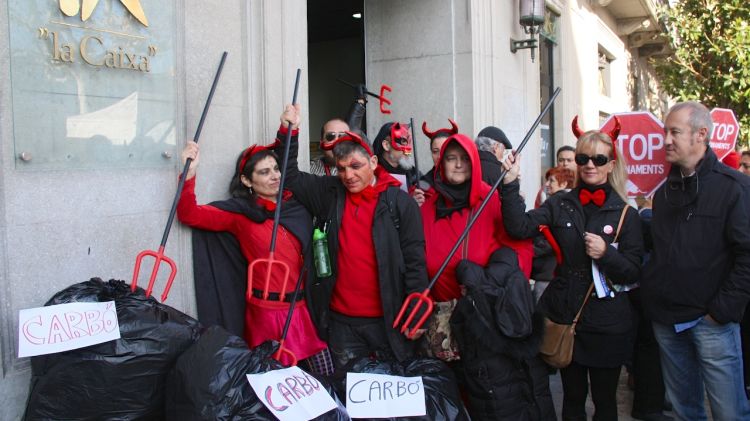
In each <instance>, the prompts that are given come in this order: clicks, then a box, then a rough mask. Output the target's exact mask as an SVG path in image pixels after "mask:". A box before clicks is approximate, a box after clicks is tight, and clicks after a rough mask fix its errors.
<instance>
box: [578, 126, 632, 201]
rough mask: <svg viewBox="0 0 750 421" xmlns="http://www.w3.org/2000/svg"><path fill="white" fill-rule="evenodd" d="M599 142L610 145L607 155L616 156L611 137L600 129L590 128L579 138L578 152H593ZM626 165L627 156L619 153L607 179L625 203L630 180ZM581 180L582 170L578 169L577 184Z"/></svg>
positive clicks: (610, 157)
mask: <svg viewBox="0 0 750 421" xmlns="http://www.w3.org/2000/svg"><path fill="white" fill-rule="evenodd" d="M597 143H603V144H605V145H607V146H609V154H607V155H608V157H609V159H612V158H614V156H613V153H612V152H613V151H614V145H613V144H612V139H610V137H609V135H608V134H607V133H603V132H601V131H599V130H590V131H588V132H586V133H584V134H582V135H581V137H579V138H578V142H577V143H576V154H579V153H591V152H593V151H594V150H595V149H596V144H597ZM626 165H627V162H625V156H624V155H623V154H622V153H618V154H617V159H615V160H614V167H613V168H612V172H610V173H609V174H607V181H608V182H609V185H610V186H612V190H614V191H615V192H617V195H618V196H620V198H622V200H623V201H624V202H625V203H627V202H628V194H627V189H626V187H625V184H626V182H627V181H628V173H627V171H626V170H625V167H626ZM581 182H582V181H581V172H580V171H577V175H576V185H578V184H579V183H581Z"/></svg>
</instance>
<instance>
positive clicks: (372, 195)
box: [331, 166, 400, 317]
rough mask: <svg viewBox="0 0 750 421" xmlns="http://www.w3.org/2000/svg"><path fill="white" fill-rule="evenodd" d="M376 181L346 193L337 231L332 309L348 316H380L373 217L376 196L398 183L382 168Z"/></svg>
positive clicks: (381, 311)
mask: <svg viewBox="0 0 750 421" xmlns="http://www.w3.org/2000/svg"><path fill="white" fill-rule="evenodd" d="M375 177H376V178H377V182H376V183H375V185H374V186H368V187H367V188H365V189H364V190H363V191H361V192H360V193H356V194H351V193H349V192H347V193H346V202H345V203H344V214H343V216H342V218H341V228H340V230H339V256H338V274H337V278H336V285H335V286H334V288H333V295H332V297H331V310H333V311H335V312H338V313H341V314H345V315H347V316H351V317H381V316H383V304H382V301H381V299H380V283H379V280H378V261H377V257H376V256H375V246H374V244H373V242H372V220H373V218H374V217H375V207H376V205H377V203H378V197H379V196H380V194H381V193H383V192H384V191H385V190H386V189H387V188H388V186H396V187H398V186H399V185H400V183H399V182H398V180H396V179H395V178H393V177H392V176H391V175H390V174H388V172H387V171H385V170H384V169H383V168H381V167H379V166H378V167H377V168H376V169H375Z"/></svg>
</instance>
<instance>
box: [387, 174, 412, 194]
mask: <svg viewBox="0 0 750 421" xmlns="http://www.w3.org/2000/svg"><path fill="white" fill-rule="evenodd" d="M391 176H392V177H393V178H395V179H396V180H398V182H399V183H401V186H400V187H401V190H403V191H405V192H407V193H409V185H408V184H406V175H404V174H391Z"/></svg>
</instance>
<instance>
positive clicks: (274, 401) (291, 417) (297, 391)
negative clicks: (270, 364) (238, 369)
mask: <svg viewBox="0 0 750 421" xmlns="http://www.w3.org/2000/svg"><path fill="white" fill-rule="evenodd" d="M247 380H248V381H249V382H250V386H252V388H253V390H254V391H255V394H256V395H258V398H259V399H260V401H261V402H263V404H264V405H265V406H266V408H268V410H269V411H271V413H272V414H273V415H275V416H276V418H278V419H279V420H281V421H287V420H288V421H297V420H311V419H313V418H315V417H317V416H319V415H321V414H325V413H326V412H328V411H330V410H331V409H334V408H336V402H334V400H333V398H331V395H329V394H328V391H327V390H325V389H324V388H323V387H322V386H321V385H320V382H319V381H317V380H316V379H315V377H313V376H311V375H310V374H308V373H305V372H304V371H302V370H301V369H300V368H299V367H289V368H285V369H282V370H273V371H269V372H267V373H262V374H248V375H247Z"/></svg>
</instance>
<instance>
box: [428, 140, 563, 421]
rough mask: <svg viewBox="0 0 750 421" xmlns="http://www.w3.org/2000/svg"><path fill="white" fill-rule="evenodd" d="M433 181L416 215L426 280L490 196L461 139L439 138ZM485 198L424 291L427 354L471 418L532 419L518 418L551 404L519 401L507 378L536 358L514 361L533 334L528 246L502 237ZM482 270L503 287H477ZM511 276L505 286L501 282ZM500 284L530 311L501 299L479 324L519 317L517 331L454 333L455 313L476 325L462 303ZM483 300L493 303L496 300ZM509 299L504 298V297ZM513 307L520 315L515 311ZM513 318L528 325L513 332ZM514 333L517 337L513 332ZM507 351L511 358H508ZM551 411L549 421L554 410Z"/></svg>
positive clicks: (530, 398) (517, 388) (518, 386)
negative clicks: (429, 305) (427, 294)
mask: <svg viewBox="0 0 750 421" xmlns="http://www.w3.org/2000/svg"><path fill="white" fill-rule="evenodd" d="M433 177H434V178H433V180H432V181H433V190H434V194H433V195H431V197H429V198H428V199H427V200H426V201H425V203H424V205H422V207H421V208H420V211H421V213H422V222H423V227H424V235H425V250H426V253H425V255H426V261H427V274H428V275H429V277H430V278H432V277H434V276H435V274H436V273H437V271H438V269H439V267H440V266H441V264H442V263H443V261H444V260H445V258H446V256H447V255H448V252H449V251H450V250H451V248H452V247H453V245H454V244H455V243H456V241H457V240H458V238H459V236H460V235H461V233H462V232H463V230H464V228H465V227H466V225H467V223H468V221H469V219H470V218H471V217H472V216H473V215H474V214H475V213H476V211H477V209H478V208H479V205H480V203H481V202H482V200H483V199H484V198H485V197H486V196H487V195H488V194H489V192H490V190H491V188H490V186H489V185H487V184H486V183H485V182H484V181H482V173H481V166H480V161H479V152H478V151H477V148H476V145H475V144H474V142H473V141H472V140H471V139H470V138H468V137H467V136H465V135H463V134H453V135H450V136H448V137H447V138H446V139H445V141H444V142H443V144H442V146H441V148H440V153H439V155H438V159H437V165H436V167H435V168H434V171H433ZM492 194H493V196H495V199H494V200H493V199H490V201H489V202H488V204H487V206H486V207H485V209H484V211H483V212H482V214H481V215H480V217H479V219H478V220H477V222H476V223H475V225H474V226H473V228H472V230H471V232H470V233H469V235H468V237H467V238H466V240H465V241H464V243H463V245H462V247H460V248H459V249H458V251H456V253H455V254H454V255H453V256H451V258H450V260H449V262H448V266H447V267H446V269H445V271H444V272H443V273H442V274H441V276H440V277H439V278H438V280H437V282H436V283H435V285H434V286H433V288H432V290H431V295H432V298H433V300H434V301H435V314H434V317H433V319H432V321H431V323H430V325H429V326H428V330H427V333H426V337H427V342H428V344H429V351H428V352H430V354H431V355H433V356H435V357H437V358H440V359H442V360H444V361H449V362H450V364H451V365H452V367H453V368H454V369H455V371H456V374H457V377H458V380H459V383H460V384H461V385H462V386H463V387H462V388H463V389H464V391H465V392H466V393H467V395H468V397H469V412H470V414H471V416H472V418H476V419H517V420H524V419H533V418H527V417H526V416H524V415H523V414H525V412H524V411H527V410H528V409H529V408H537V409H538V408H540V407H541V406H544V407H545V408H549V409H551V408H552V402H551V400H549V401H548V402H547V403H546V404H545V403H544V402H541V401H538V400H537V399H536V398H537V396H534V393H529V394H523V393H522V392H521V390H527V389H525V388H526V387H527V386H528V384H527V383H526V382H527V380H528V378H527V377H526V376H524V377H523V378H519V377H517V376H515V374H514V373H517V372H518V370H517V367H518V365H519V364H521V362H520V361H522V360H524V359H525V358H529V359H534V358H535V354H536V352H531V353H528V355H525V357H521V355H524V354H525V353H524V351H523V350H522V348H524V347H525V345H524V344H526V341H527V340H529V338H530V337H531V333H532V332H531V321H530V320H531V317H532V313H533V302H532V298H531V292H530V290H529V285H528V275H529V273H530V271H531V258H532V253H533V252H532V245H531V242H530V241H528V240H514V239H512V238H510V237H509V236H508V235H507V234H506V232H505V228H504V227H503V223H502V214H501V209H500V199H499V198H498V197H497V192H493V193H492ZM519 266H520V270H519ZM483 271H489V272H491V274H490V275H488V278H487V279H490V278H492V277H493V276H494V278H492V279H498V280H499V281H501V282H503V286H499V285H497V284H496V283H494V282H491V281H489V280H488V281H486V282H485V281H482V280H481V279H482V278H483V277H484V275H478V274H477V272H483ZM462 274H463V275H462ZM511 277H512V281H510V280H508V278H511ZM506 281H507V282H508V284H510V283H511V282H513V281H514V282H515V285H516V288H518V289H520V290H521V292H522V293H523V292H524V291H525V294H526V296H527V298H528V300H527V303H528V304H529V305H528V306H525V307H524V306H523V304H522V302H521V300H515V299H511V298H508V299H507V300H506V301H505V304H501V303H498V305H497V306H496V307H493V310H491V311H490V312H489V313H488V314H487V315H486V316H485V317H484V319H485V320H497V318H500V319H502V318H504V317H507V315H508V314H514V315H519V316H518V317H511V318H513V319H515V320H516V323H511V324H514V325H515V328H517V329H518V331H516V332H515V333H513V334H512V335H508V334H507V332H502V333H501V332H500V329H498V328H497V326H496V325H494V324H491V326H489V327H488V328H487V329H488V332H487V333H486V334H484V333H482V332H479V331H474V330H471V329H464V328H459V329H454V328H453V323H454V321H456V320H458V319H464V317H458V316H459V315H457V314H456V313H461V315H460V316H465V318H466V319H476V318H475V317H473V316H471V315H468V314H467V313H465V312H464V311H463V310H468V309H470V308H471V304H467V303H469V302H471V301H474V300H475V299H479V298H478V297H476V296H475V295H474V294H483V297H484V293H486V292H488V291H490V290H492V289H493V288H494V289H503V290H505V286H506V285H505V282H506ZM475 287H476V288H475ZM462 289H468V290H469V292H468V294H470V295H471V298H469V297H467V298H462V297H463V293H462ZM509 289H510V287H509ZM488 294H489V295H495V296H496V294H495V293H488ZM511 295H512V294H510V293H509V294H508V297H510V296H511ZM518 307H522V308H521V309H520V310H519V309H518ZM462 309H463V310H462ZM451 316H453V317H451ZM519 319H524V320H528V323H526V324H525V328H522V327H521V326H520V325H521V324H522V323H521V322H520V320H519ZM475 321H477V322H478V320H475ZM470 323H471V322H470ZM472 326H475V325H472ZM521 330H524V332H520V331H521ZM510 336H512V337H513V339H511V338H510ZM490 337H492V338H494V339H493V340H492V344H493V346H494V347H495V348H494V349H489V348H488V347H487V346H486V344H485V343H484V342H483V341H484V340H487V338H490ZM511 350H512V351H511ZM506 352H507V353H510V354H514V355H516V356H517V358H510V357H508V354H506ZM539 368H541V369H539ZM482 373H484V374H482ZM536 373H537V374H540V376H539V381H540V382H546V381H547V379H546V377H547V375H546V369H544V367H543V365H542V364H541V361H538V363H537V370H536ZM483 376H485V377H483ZM483 382H485V383H486V384H485V383H483ZM540 384H541V383H540ZM545 384H546V383H545ZM501 385H502V386H501ZM488 389H489V390H496V391H497V393H496V394H495V395H488V394H487V390H488ZM490 393H491V392H490ZM542 412H544V411H542ZM551 412H552V418H554V411H553V410H552V411H551Z"/></svg>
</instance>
